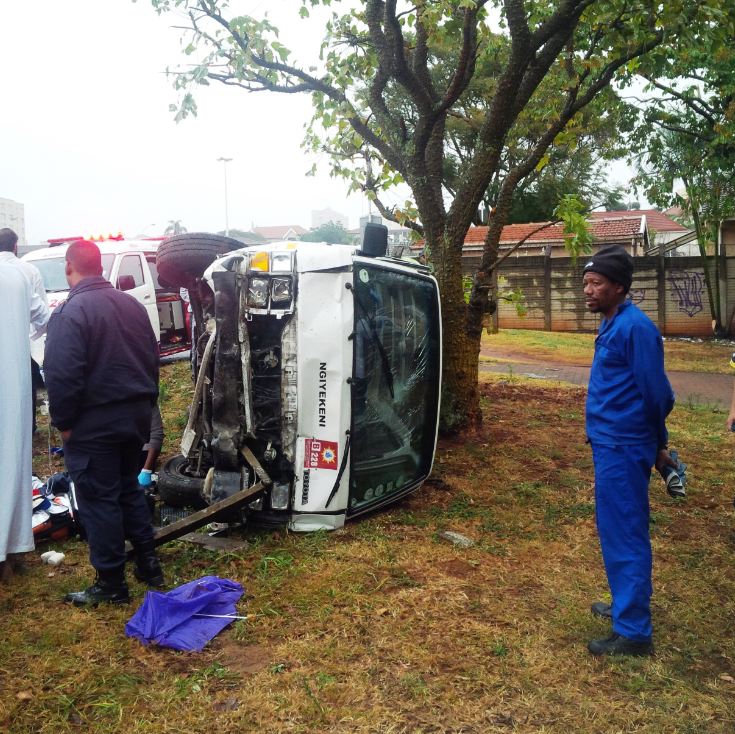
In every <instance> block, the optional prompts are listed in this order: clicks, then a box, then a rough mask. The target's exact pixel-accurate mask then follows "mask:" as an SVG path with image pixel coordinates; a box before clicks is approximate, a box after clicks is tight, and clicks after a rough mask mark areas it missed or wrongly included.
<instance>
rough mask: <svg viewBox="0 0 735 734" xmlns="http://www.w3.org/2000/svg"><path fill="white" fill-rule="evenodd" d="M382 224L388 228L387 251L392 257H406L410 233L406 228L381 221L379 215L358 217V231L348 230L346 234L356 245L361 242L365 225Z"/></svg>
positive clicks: (387, 221)
mask: <svg viewBox="0 0 735 734" xmlns="http://www.w3.org/2000/svg"><path fill="white" fill-rule="evenodd" d="M368 223H370V224H384V225H385V226H386V227H388V251H389V252H390V254H391V255H393V256H394V257H400V256H401V255H408V254H409V252H408V247H409V245H410V244H411V233H412V230H410V229H409V228H408V227H401V225H400V224H396V223H395V222H391V221H389V220H388V219H383V217H381V216H380V214H368V215H366V216H363V217H360V227H359V229H351V230H348V233H349V234H350V235H352V236H353V238H354V240H355V242H356V243H360V242H362V235H363V233H364V232H365V225H366V224H368Z"/></svg>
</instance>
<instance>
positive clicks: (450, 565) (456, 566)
mask: <svg viewBox="0 0 735 734" xmlns="http://www.w3.org/2000/svg"><path fill="white" fill-rule="evenodd" d="M436 568H437V569H438V570H439V571H443V572H444V573H445V574H447V576H454V578H457V579H466V578H467V577H468V576H469V575H470V574H472V573H473V572H474V570H475V569H474V568H473V567H472V566H471V565H470V564H469V563H467V562H466V561H462V560H460V559H459V558H453V559H452V560H451V561H444V562H443V563H437V564H436Z"/></svg>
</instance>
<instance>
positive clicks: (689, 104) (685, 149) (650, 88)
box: [634, 45, 735, 335]
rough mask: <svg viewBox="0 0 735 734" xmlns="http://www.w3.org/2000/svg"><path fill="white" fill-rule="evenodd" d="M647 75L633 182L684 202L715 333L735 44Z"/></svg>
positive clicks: (732, 170) (734, 169)
mask: <svg viewBox="0 0 735 734" xmlns="http://www.w3.org/2000/svg"><path fill="white" fill-rule="evenodd" d="M653 71H655V72H656V76H655V77H654V76H653V73H649V74H648V75H647V81H648V85H647V87H646V88H645V89H644V95H646V96H644V97H642V98H640V97H639V98H637V99H636V100H635V102H636V106H637V107H638V109H639V113H640V119H639V123H638V126H637V131H636V135H635V136H634V140H635V141H636V143H635V147H634V152H635V154H636V155H635V158H634V160H635V162H636V163H637V164H638V170H639V173H638V176H637V178H636V185H637V186H638V187H640V188H641V189H642V190H643V191H645V193H646V196H647V198H648V199H649V200H650V201H652V202H653V203H655V204H656V205H658V206H661V207H670V206H679V207H681V209H682V211H683V213H684V215H685V216H686V217H687V219H688V220H689V221H691V223H692V224H693V226H694V230H695V232H696V234H697V242H698V244H699V251H700V255H701V257H702V259H703V261H704V265H705V267H704V274H705V284H706V287H707V292H708V296H709V303H710V311H711V315H712V321H713V324H714V331H715V333H716V334H717V335H723V334H724V333H725V332H726V331H727V326H728V323H726V321H727V318H726V317H727V315H726V314H723V313H722V311H721V299H720V277H719V270H720V258H719V256H718V255H719V253H718V242H719V226H720V222H721V221H722V220H723V219H725V218H727V217H732V216H735V51H733V49H732V46H731V45H723V46H721V47H719V48H716V49H715V50H714V51H712V50H709V51H707V52H705V51H702V50H700V49H690V50H688V52H687V53H686V54H682V55H681V57H679V58H676V59H667V60H665V62H664V63H662V64H661V65H660V66H659V67H655V68H654V69H653Z"/></svg>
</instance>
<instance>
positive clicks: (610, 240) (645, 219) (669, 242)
mask: <svg viewBox="0 0 735 734" xmlns="http://www.w3.org/2000/svg"><path fill="white" fill-rule="evenodd" d="M589 225H590V230H591V234H592V239H593V244H592V247H593V249H597V248H599V247H603V246H605V245H621V246H622V247H624V248H625V249H626V250H627V251H628V252H630V254H631V255H633V257H638V256H643V255H657V254H659V251H660V248H661V247H664V248H665V250H666V253H667V254H669V255H674V254H675V255H690V254H697V253H696V252H690V251H689V247H690V245H691V243H692V242H693V243H694V247H695V248H696V238H695V236H694V233H693V232H692V231H691V230H689V229H687V228H686V227H684V226H683V225H682V224H680V223H679V222H677V221H676V220H675V219H673V218H672V217H670V216H667V215H666V214H664V213H663V212H659V211H657V210H655V209H638V210H631V211H610V212H592V213H591V214H590V216H589ZM487 231H488V227H487V226H479V227H470V229H469V230H468V231H467V234H466V235H465V240H464V248H463V260H464V261H465V269H466V270H468V269H469V270H471V269H472V266H474V265H475V264H477V263H479V260H480V258H481V256H482V250H483V247H484V245H485V237H487ZM519 243H521V244H520V245H519ZM499 245H500V254H501V256H502V255H503V254H504V252H508V251H511V252H510V255H509V256H510V257H528V256H544V257H545V256H550V257H569V252H568V251H567V249H566V247H565V246H564V225H563V224H562V223H556V224H553V223H550V222H528V223H524V224H507V225H506V226H505V227H503V231H502V233H501V235H500V243H499ZM422 246H423V242H418V243H416V244H415V245H413V246H412V249H413V250H420V249H421V247H422Z"/></svg>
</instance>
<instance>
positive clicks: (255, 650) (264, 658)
mask: <svg viewBox="0 0 735 734" xmlns="http://www.w3.org/2000/svg"><path fill="white" fill-rule="evenodd" d="M217 660H218V661H219V662H220V663H221V664H222V665H224V666H225V667H226V668H229V670H231V671H232V672H233V673H240V675H252V674H253V673H257V672H258V671H260V670H265V669H266V668H267V667H268V666H269V665H270V664H271V660H272V656H271V651H270V650H269V649H268V648H267V647H265V646H263V645H242V644H240V643H239V642H237V641H236V640H228V639H226V638H223V639H222V640H221V641H220V646H219V650H218V651H217Z"/></svg>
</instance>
